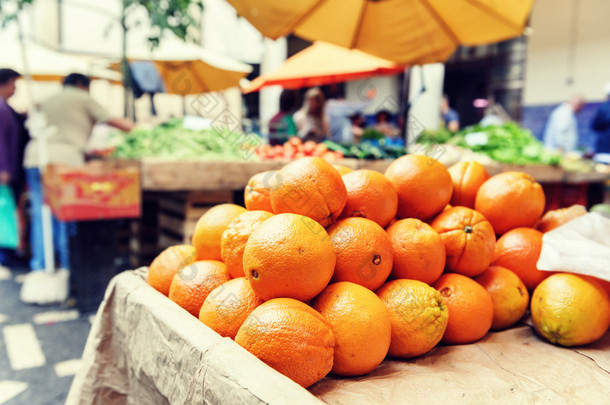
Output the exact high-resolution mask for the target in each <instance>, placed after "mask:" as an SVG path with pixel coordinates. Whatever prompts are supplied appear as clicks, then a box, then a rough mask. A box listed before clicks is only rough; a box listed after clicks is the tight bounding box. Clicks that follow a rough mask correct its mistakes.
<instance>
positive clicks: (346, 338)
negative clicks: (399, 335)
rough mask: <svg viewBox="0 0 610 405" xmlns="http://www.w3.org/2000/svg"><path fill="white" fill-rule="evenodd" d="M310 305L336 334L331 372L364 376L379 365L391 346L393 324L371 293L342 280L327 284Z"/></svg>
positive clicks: (378, 300)
mask: <svg viewBox="0 0 610 405" xmlns="http://www.w3.org/2000/svg"><path fill="white" fill-rule="evenodd" d="M311 306H312V307H313V308H314V309H315V310H316V311H318V312H319V313H320V314H321V315H322V316H323V317H324V318H325V319H326V320H327V321H328V323H329V324H330V327H331V328H332V330H333V333H334V334H335V353H334V360H333V368H332V372H333V373H334V374H338V375H344V376H354V375H363V374H367V373H370V372H371V371H373V370H375V368H377V366H378V365H379V364H381V362H382V361H383V359H384V358H385V356H386V354H387V353H388V349H389V347H390V338H391V336H392V327H391V325H390V317H389V316H388V312H387V311H386V309H385V306H384V305H383V302H381V300H380V299H379V298H378V297H377V296H376V295H375V293H374V292H372V291H371V290H369V289H367V288H364V287H362V286H361V285H358V284H354V283H350V282H347V281H343V282H340V283H335V284H331V285H329V286H328V287H326V288H325V289H324V291H322V292H321V293H320V295H318V296H317V297H316V298H315V299H314V300H313V301H312V303H311Z"/></svg>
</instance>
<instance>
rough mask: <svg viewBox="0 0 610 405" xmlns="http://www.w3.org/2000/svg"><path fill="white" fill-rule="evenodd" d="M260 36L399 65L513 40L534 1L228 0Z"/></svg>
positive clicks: (422, 62) (411, 63)
mask: <svg viewBox="0 0 610 405" xmlns="http://www.w3.org/2000/svg"><path fill="white" fill-rule="evenodd" d="M228 2H229V3H231V5H233V7H235V9H236V10H237V13H238V14H239V15H240V16H242V17H244V18H246V19H247V20H248V21H249V22H250V23H252V25H254V26H255V27H256V28H257V29H258V30H259V31H260V32H261V33H263V35H265V36H268V37H270V38H274V39H275V38H279V37H281V36H283V35H287V34H289V33H295V34H296V35H298V36H300V37H302V38H305V39H308V40H310V41H313V40H321V41H326V42H331V43H333V44H336V45H340V46H343V47H345V48H356V49H360V50H362V51H364V52H368V53H371V54H374V55H377V56H379V57H382V58H385V59H389V60H392V61H396V62H398V63H401V64H405V65H406V64H408V65H414V64H424V63H432V62H444V61H445V60H446V59H447V58H449V56H450V55H451V54H452V53H453V51H454V50H455V49H456V47H457V46H459V45H482V44H488V43H493V42H498V41H502V40H505V39H510V38H514V37H516V36H519V35H520V34H521V32H522V31H523V28H524V26H525V22H526V21H527V17H528V16H529V14H530V11H531V8H532V5H533V3H534V0H290V1H286V0H228Z"/></svg>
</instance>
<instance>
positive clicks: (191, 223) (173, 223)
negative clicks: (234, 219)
mask: <svg viewBox="0 0 610 405" xmlns="http://www.w3.org/2000/svg"><path fill="white" fill-rule="evenodd" d="M239 192H240V191H235V192H234V191H227V190H224V191H207V192H201V191H189V192H181V193H180V192H178V193H163V194H160V195H159V198H158V201H159V213H158V222H157V223H158V228H159V238H158V247H159V248H160V249H165V248H167V247H169V246H173V245H178V244H183V243H187V244H189V243H191V239H192V237H193V231H194V230H195V225H196V224H197V221H198V220H199V218H200V217H201V216H202V215H203V214H205V213H206V212H207V211H208V210H209V209H210V208H212V207H213V206H214V205H217V204H223V203H233V202H235V200H236V198H235V194H237V193H239ZM241 193H243V190H242V191H241Z"/></svg>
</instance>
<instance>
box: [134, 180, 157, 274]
mask: <svg viewBox="0 0 610 405" xmlns="http://www.w3.org/2000/svg"><path fill="white" fill-rule="evenodd" d="M161 195H162V194H160V193H156V192H151V191H143V192H142V213H141V216H140V218H138V219H134V220H133V221H131V223H130V239H129V262H130V263H131V267H132V268H137V267H140V266H148V265H149V264H150V263H151V262H152V261H153V259H154V258H155V257H156V256H157V255H158V254H159V252H161V250H160V249H159V224H158V222H159V198H160V196H161Z"/></svg>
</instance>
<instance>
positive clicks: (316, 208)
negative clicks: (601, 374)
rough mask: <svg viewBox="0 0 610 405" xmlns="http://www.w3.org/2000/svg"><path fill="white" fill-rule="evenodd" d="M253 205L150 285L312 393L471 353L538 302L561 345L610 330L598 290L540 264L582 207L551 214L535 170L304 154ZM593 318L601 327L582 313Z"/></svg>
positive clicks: (154, 270) (203, 229) (186, 250)
mask: <svg viewBox="0 0 610 405" xmlns="http://www.w3.org/2000/svg"><path fill="white" fill-rule="evenodd" d="M244 197H245V205H246V208H243V207H239V206H237V205H234V204H221V205H218V206H216V207H214V208H212V209H210V210H209V211H207V212H206V213H205V214H204V215H203V216H202V217H201V218H200V219H199V221H198V223H197V225H196V228H195V231H194V236H193V240H192V246H188V245H181V246H174V247H170V248H168V249H167V250H165V251H164V252H162V253H161V254H160V255H159V256H158V257H157V258H156V259H155V261H154V262H153V263H152V264H151V266H150V268H149V272H148V282H149V283H150V284H151V285H152V286H153V287H154V288H156V289H157V290H159V291H160V292H161V293H163V294H165V295H168V296H169V298H170V299H171V300H173V301H174V302H176V304H178V305H179V306H181V307H183V308H184V309H185V310H187V311H188V312H190V313H191V314H193V315H194V316H196V317H198V318H199V319H200V320H201V322H203V323H204V324H205V325H207V326H208V327H210V328H211V329H213V330H214V331H216V332H217V333H218V334H220V335H221V336H225V337H230V338H232V339H234V340H235V342H237V343H238V344H240V345H241V346H243V347H244V348H246V349H247V350H248V351H249V352H250V353H252V354H254V355H255V356H257V357H258V358H260V359H261V360H262V361H264V362H265V363H267V364H268V365H269V366H271V367H273V368H274V369H276V370H277V371H279V372H281V373H283V374H285V375H286V376H288V377H290V378H291V379H293V380H294V381H296V382H297V383H299V384H300V385H302V386H304V387H308V386H310V385H312V384H314V383H315V382H317V381H318V380H320V379H321V378H323V377H324V376H326V375H327V374H328V373H333V374H335V375H340V376H357V375H363V374H367V373H369V372H371V371H373V370H375V368H376V367H377V366H379V364H380V363H381V362H382V361H383V360H384V359H385V358H386V356H392V357H395V358H412V357H416V356H422V355H424V354H426V353H428V352H429V351H431V350H433V349H434V348H435V347H436V346H437V345H438V344H467V343H472V342H475V341H477V340H479V339H481V338H483V337H484V336H485V335H486V334H487V333H488V331H489V330H503V329H506V328H509V327H511V326H513V325H515V324H516V323H517V322H519V321H520V320H521V319H522V318H523V317H524V315H525V313H526V312H527V310H528V308H530V296H533V298H532V300H531V311H532V315H533V320H534V324H535V325H536V328H537V330H538V331H539V333H540V335H541V336H543V337H545V338H547V339H548V340H550V341H552V342H555V343H558V344H564V345H569V344H586V343H589V342H591V341H594V340H596V339H597V338H599V337H600V336H601V334H603V333H604V332H605V331H606V329H608V324H610V299H609V298H608V293H607V292H606V291H605V290H604V288H602V284H600V283H598V282H597V281H596V280H594V279H592V278H586V277H579V276H575V275H563V274H557V275H552V276H550V277H549V275H550V274H551V273H549V272H544V271H540V270H539V269H538V268H537V267H536V263H537V260H538V256H539V255H540V250H541V245H542V235H543V233H542V232H546V231H548V230H550V229H553V228H554V227H557V226H560V225H561V224H563V223H565V222H568V221H569V220H570V219H572V218H575V217H577V216H578V215H581V214H582V209H580V208H573V209H569V210H563V211H559V212H549V213H547V214H546V215H545V216H544V217H543V216H542V214H543V211H544V207H545V196H544V193H543V191H542V188H541V186H540V184H538V183H537V182H536V181H535V180H534V179H533V178H531V177H530V176H528V175H527V174H525V173H519V172H507V173H501V174H498V175H495V176H489V174H488V173H487V171H486V170H485V167H483V166H482V165H481V164H479V163H476V162H463V163H458V164H457V165H456V166H454V167H451V168H449V169H447V168H445V166H443V165H442V164H441V163H439V162H438V161H436V160H434V159H432V158H430V157H428V156H420V155H406V156H403V157H401V158H399V159H397V160H395V161H394V162H393V163H391V164H390V166H389V167H388V168H387V170H386V172H385V173H384V174H382V173H379V172H375V171H370V170H356V171H351V170H349V169H347V168H345V167H339V166H335V167H334V166H332V165H331V164H330V163H328V162H327V161H325V160H324V159H322V158H318V157H307V158H302V159H298V160H295V161H293V162H291V163H289V164H287V165H286V166H284V167H283V168H282V169H280V170H277V171H272V172H264V173H260V174H257V175H255V176H254V177H252V179H251V180H250V181H249V183H248V185H247V187H246V189H245V191H244ZM536 228H537V229H536ZM547 277H548V278H547ZM562 294H563V295H562ZM562 296H571V297H583V298H578V304H577V305H573V306H572V307H570V305H567V304H566V300H563V301H562V298H561V297H562ZM593 308H595V310H596V311H597V315H596V318H595V319H593V320H592V321H591V323H587V321H586V320H584V319H582V316H580V317H579V315H578V314H582V313H588V312H590V311H591V310H592V309H593ZM566 319H569V320H570V321H569V322H570V325H572V326H573V327H572V329H570V330H569V331H568V329H566V325H565V324H566V322H567V321H566Z"/></svg>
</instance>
